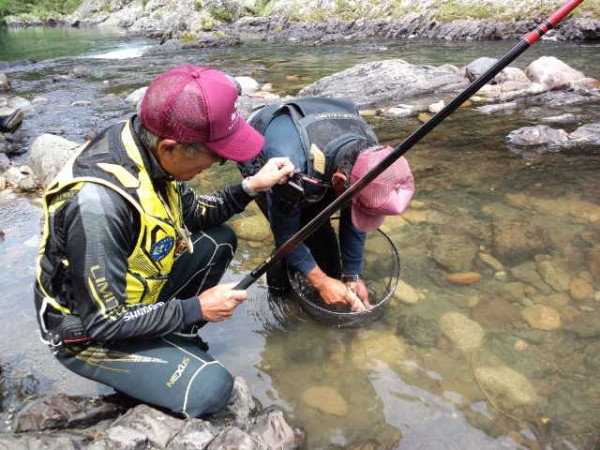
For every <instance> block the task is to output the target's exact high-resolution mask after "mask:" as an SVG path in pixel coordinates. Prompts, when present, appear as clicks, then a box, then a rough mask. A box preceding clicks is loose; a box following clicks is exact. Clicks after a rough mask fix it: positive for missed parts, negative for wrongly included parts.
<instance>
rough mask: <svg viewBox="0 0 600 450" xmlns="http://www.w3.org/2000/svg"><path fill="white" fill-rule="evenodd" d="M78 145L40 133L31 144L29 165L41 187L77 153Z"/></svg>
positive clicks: (46, 184)
mask: <svg viewBox="0 0 600 450" xmlns="http://www.w3.org/2000/svg"><path fill="white" fill-rule="evenodd" d="M80 145H81V144H79V143H77V142H73V141H69V140H67V139H65V138H62V137H60V136H55V135H53V134H42V135H41V136H40V137H38V138H37V139H36V140H35V141H34V142H33V144H31V149H30V153H29V167H31V170H33V174H34V175H35V177H36V178H37V179H38V181H39V182H40V184H41V185H42V187H46V186H48V183H50V181H52V179H53V178H54V177H55V176H56V174H58V172H59V171H60V170H61V169H62V168H63V166H64V165H65V164H66V162H67V161H68V160H69V159H70V158H71V157H72V156H74V155H75V154H76V153H77V150H78V148H79V146H80Z"/></svg>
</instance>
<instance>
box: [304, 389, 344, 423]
mask: <svg viewBox="0 0 600 450" xmlns="http://www.w3.org/2000/svg"><path fill="white" fill-rule="evenodd" d="M302 401H303V402H304V403H305V404H306V405H308V406H310V407H311V408H314V409H317V410H319V411H321V412H324V413H325V414H330V415H332V416H346V415H347V414H348V410H349V408H348V403H346V400H344V398H343V397H342V396H341V395H340V393H339V392H338V391H336V390H335V389H334V388H332V387H330V386H313V387H310V388H308V389H307V390H305V391H304V392H303V393H302Z"/></svg>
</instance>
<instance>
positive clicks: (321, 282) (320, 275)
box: [306, 266, 366, 312]
mask: <svg viewBox="0 0 600 450" xmlns="http://www.w3.org/2000/svg"><path fill="white" fill-rule="evenodd" d="M306 279H307V280H308V281H309V282H310V283H311V284H312V285H313V286H314V287H315V289H317V290H318V291H319V295H320V296H321V298H322V299H323V301H324V302H325V303H327V304H328V305H333V304H345V305H348V307H350V310H351V311H353V312H362V311H364V310H365V309H366V308H365V305H364V304H363V302H362V301H361V299H360V298H359V297H358V295H357V294H356V293H355V292H354V291H352V290H350V289H348V287H347V286H346V285H345V284H344V283H342V282H341V281H340V280H336V279H335V278H331V277H328V276H327V275H326V274H325V272H323V271H322V270H321V269H320V268H319V267H318V266H317V267H315V268H314V269H312V270H311V271H310V272H308V273H307V274H306Z"/></svg>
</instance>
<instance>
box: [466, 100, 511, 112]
mask: <svg viewBox="0 0 600 450" xmlns="http://www.w3.org/2000/svg"><path fill="white" fill-rule="evenodd" d="M516 108H517V102H505V103H498V104H496V105H483V106H479V107H477V108H475V109H476V111H478V112H480V113H482V114H496V113H507V114H508V113H512V112H513V111H514V110H515V109H516Z"/></svg>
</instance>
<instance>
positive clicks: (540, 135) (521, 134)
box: [506, 125, 569, 149]
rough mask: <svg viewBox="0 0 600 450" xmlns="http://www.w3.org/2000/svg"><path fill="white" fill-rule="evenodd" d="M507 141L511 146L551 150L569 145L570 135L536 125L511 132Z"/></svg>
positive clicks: (562, 131) (563, 131) (545, 126)
mask: <svg viewBox="0 0 600 450" xmlns="http://www.w3.org/2000/svg"><path fill="white" fill-rule="evenodd" d="M506 141H507V143H508V144H509V145H510V146H516V147H539V146H545V147H546V148H548V149H551V148H554V147H557V146H559V145H560V144H561V143H567V142H568V141H569V134H568V133H567V132H566V131H565V130H560V129H558V130H557V129H555V128H552V127H549V126H547V125H535V126H532V127H523V128H519V129H518V130H515V131H511V132H510V133H509V134H508V136H506Z"/></svg>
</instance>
